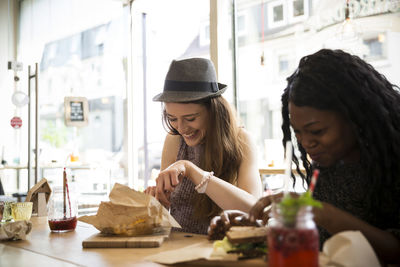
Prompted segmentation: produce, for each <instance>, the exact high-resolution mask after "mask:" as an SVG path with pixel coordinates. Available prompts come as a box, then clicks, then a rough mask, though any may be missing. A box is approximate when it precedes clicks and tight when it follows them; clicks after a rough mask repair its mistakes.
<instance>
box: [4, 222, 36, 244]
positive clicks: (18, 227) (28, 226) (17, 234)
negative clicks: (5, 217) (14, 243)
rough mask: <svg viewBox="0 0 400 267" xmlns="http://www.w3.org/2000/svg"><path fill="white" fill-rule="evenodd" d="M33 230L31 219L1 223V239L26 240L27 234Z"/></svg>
mask: <svg viewBox="0 0 400 267" xmlns="http://www.w3.org/2000/svg"><path fill="white" fill-rule="evenodd" d="M31 230H32V223H31V222H30V221H16V222H9V223H5V224H0V241H5V240H19V239H22V240H25V239H26V235H27V234H29V233H30V231H31Z"/></svg>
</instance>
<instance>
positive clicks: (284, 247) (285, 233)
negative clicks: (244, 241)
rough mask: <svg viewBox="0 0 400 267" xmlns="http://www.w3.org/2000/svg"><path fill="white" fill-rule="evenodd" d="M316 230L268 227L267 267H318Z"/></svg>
mask: <svg viewBox="0 0 400 267" xmlns="http://www.w3.org/2000/svg"><path fill="white" fill-rule="evenodd" d="M318 243H319V238H318V231H317V229H296V228H285V227H284V228H278V227H276V228H275V227H270V232H269V237H268V266H273V267H292V266H293V267H318V254H319V245H318Z"/></svg>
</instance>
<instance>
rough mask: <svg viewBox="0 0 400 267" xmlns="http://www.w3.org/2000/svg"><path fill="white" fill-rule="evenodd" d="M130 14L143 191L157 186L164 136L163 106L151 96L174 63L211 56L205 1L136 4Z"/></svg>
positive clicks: (158, 0) (149, 0) (161, 0)
mask: <svg viewBox="0 0 400 267" xmlns="http://www.w3.org/2000/svg"><path fill="white" fill-rule="evenodd" d="M132 10H133V20H132V21H133V23H134V25H136V28H135V29H133V35H134V36H135V37H137V38H136V40H134V48H133V50H132V53H133V69H134V70H136V71H137V73H134V74H133V76H134V78H133V90H134V94H135V95H136V97H137V102H135V104H134V114H135V117H136V118H137V124H136V128H135V138H136V139H135V140H137V142H138V145H137V147H136V149H137V153H138V160H139V162H138V178H139V185H138V189H139V190H142V189H144V188H146V187H147V186H148V185H154V184H155V178H156V177H157V174H158V172H159V169H160V165H161V152H162V148H163V143H164V139H165V136H166V134H167V132H166V130H165V129H164V128H163V124H162V121H161V114H162V106H161V104H160V102H153V101H152V98H153V97H154V96H155V95H157V94H159V93H161V92H162V90H163V87H164V80H165V76H166V74H167V71H168V68H169V65H170V63H171V61H172V60H174V59H176V60H178V59H184V58H189V57H203V58H209V57H210V53H209V44H210V24H209V1H204V0H191V1H180V0H169V1H165V0H137V1H134V3H133V5H132ZM144 14H145V15H144ZM143 36H145V37H146V38H145V39H144V38H143ZM143 53H146V54H145V55H144V54H143ZM135 77H136V78H135ZM144 93H146V94H145V95H144ZM144 101H145V102H144ZM143 103H145V104H146V105H143Z"/></svg>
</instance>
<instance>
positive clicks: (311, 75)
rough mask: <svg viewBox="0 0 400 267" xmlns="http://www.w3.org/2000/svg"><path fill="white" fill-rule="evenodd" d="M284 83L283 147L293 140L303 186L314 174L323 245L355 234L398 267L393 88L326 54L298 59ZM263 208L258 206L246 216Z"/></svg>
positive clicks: (399, 164) (399, 169)
mask: <svg viewBox="0 0 400 267" xmlns="http://www.w3.org/2000/svg"><path fill="white" fill-rule="evenodd" d="M287 80H288V85H287V87H286V89H285V91H284V93H283V95H282V118H283V123H282V131H283V143H286V141H289V140H292V139H293V138H292V132H293V133H294V135H295V136H296V139H297V148H298V149H299V151H300V153H301V156H300V159H298V158H297V157H296V155H295V154H293V162H294V163H295V164H296V166H297V170H298V173H300V175H301V177H302V178H303V179H304V181H305V182H306V183H307V184H310V179H311V173H312V171H313V169H314V168H318V169H319V170H320V176H319V179H318V183H317V185H316V187H315V191H314V195H313V196H314V197H315V198H316V199H318V200H320V201H321V202H322V204H323V208H322V209H315V210H314V216H315V218H314V219H315V221H316V223H317V225H318V226H319V233H320V241H321V244H323V242H324V241H325V240H326V239H327V238H329V237H330V236H331V235H333V234H335V233H338V232H340V231H344V230H359V231H361V232H362V233H363V234H364V235H365V237H366V238H367V239H368V241H369V242H370V244H371V245H372V247H373V248H374V250H375V252H376V253H377V255H378V257H379V258H380V259H381V260H383V261H384V262H388V263H394V262H397V263H399V255H400V94H399V90H398V89H399V88H398V87H397V86H395V85H393V84H391V83H390V82H389V81H388V80H387V79H386V78H385V77H384V76H383V75H382V74H380V73H378V72H377V71H376V70H375V69H374V68H373V67H372V66H371V65H369V64H368V63H366V62H365V61H363V60H362V59H360V58H359V57H357V56H354V55H350V54H348V53H345V52H343V51H341V50H328V49H322V50H320V51H318V52H317V53H315V54H312V55H309V56H306V57H303V58H302V59H301V61H300V64H299V67H298V68H297V70H296V71H295V73H294V74H293V75H291V76H290V77H289V78H288V79H287ZM309 158H311V160H312V161H311V162H310V161H309ZM300 160H301V162H302V165H303V167H304V169H305V170H306V174H305V175H303V174H302V173H301V172H300V165H301V163H300ZM269 204H270V201H269V198H264V199H260V200H259V202H258V203H257V204H256V205H255V206H254V207H253V209H252V211H251V212H250V215H253V216H254V217H258V216H257V215H260V214H261V213H262V211H261V210H262V209H261V207H265V206H266V205H269Z"/></svg>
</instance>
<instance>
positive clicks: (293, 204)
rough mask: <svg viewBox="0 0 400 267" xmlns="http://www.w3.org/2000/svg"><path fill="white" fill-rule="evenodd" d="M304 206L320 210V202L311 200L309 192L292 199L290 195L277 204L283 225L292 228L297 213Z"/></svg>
mask: <svg viewBox="0 0 400 267" xmlns="http://www.w3.org/2000/svg"><path fill="white" fill-rule="evenodd" d="M305 206H311V207H317V208H322V204H321V202H319V201H317V200H315V199H313V197H312V195H311V192H310V191H307V192H305V193H303V194H301V195H300V196H299V197H298V198H295V197H292V196H291V195H290V194H287V195H286V196H284V197H283V199H282V201H281V202H280V203H279V204H278V207H279V209H280V211H281V215H282V217H283V221H284V224H285V225H286V226H288V227H292V226H294V225H295V223H296V217H297V212H298V211H299V209H300V208H301V207H305Z"/></svg>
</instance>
